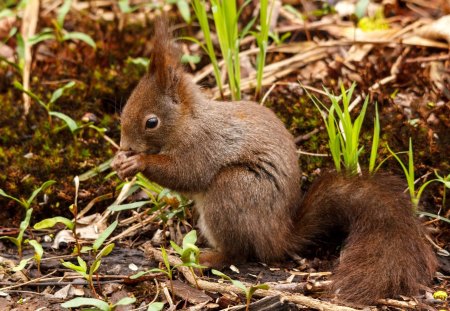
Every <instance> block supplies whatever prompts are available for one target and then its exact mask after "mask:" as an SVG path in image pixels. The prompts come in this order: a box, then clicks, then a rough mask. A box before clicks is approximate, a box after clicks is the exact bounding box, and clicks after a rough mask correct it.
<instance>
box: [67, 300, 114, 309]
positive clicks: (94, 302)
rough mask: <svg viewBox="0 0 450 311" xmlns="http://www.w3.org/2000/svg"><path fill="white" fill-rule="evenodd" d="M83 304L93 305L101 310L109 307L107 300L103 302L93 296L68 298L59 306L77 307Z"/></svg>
mask: <svg viewBox="0 0 450 311" xmlns="http://www.w3.org/2000/svg"><path fill="white" fill-rule="evenodd" d="M83 306H94V307H96V308H98V309H100V310H102V311H110V310H111V308H110V307H109V304H108V303H107V302H104V301H103V300H100V299H95V298H84V297H77V298H74V299H72V300H69V301H67V302H65V303H63V304H61V307H63V308H78V307H83Z"/></svg>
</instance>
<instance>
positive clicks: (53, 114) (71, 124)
mask: <svg viewBox="0 0 450 311" xmlns="http://www.w3.org/2000/svg"><path fill="white" fill-rule="evenodd" d="M74 85H75V82H74V81H70V82H69V83H67V84H65V85H63V86H62V87H60V88H58V89H57V90H55V91H54V92H53V93H52V96H51V98H50V100H49V101H48V102H44V101H43V100H42V99H40V98H39V96H37V95H36V94H35V93H33V92H31V91H30V90H26V89H24V87H23V85H22V84H21V83H20V82H18V81H14V87H16V88H17V89H19V90H20V91H22V92H24V93H26V94H27V95H28V96H30V97H31V98H32V99H34V100H35V101H36V102H37V103H38V104H39V105H41V106H42V107H43V108H44V109H45V111H47V114H48V122H49V124H50V125H51V124H52V119H51V117H56V118H58V119H60V120H62V121H64V122H65V124H66V125H67V127H68V128H69V129H70V131H71V132H72V133H74V132H75V131H76V130H78V129H79V128H80V126H79V125H78V124H77V123H76V122H75V121H74V120H73V119H72V118H71V117H69V116H68V115H66V114H64V113H61V112H57V111H52V110H51V106H52V105H53V104H54V103H55V102H56V101H57V100H58V99H59V98H60V97H61V96H62V95H63V93H64V91H65V90H67V89H70V88H72V87H73V86H74Z"/></svg>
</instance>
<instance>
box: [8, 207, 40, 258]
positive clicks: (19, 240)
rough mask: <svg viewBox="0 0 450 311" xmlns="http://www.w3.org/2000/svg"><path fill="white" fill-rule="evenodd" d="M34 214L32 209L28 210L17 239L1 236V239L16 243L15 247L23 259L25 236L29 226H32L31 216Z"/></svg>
mask: <svg viewBox="0 0 450 311" xmlns="http://www.w3.org/2000/svg"><path fill="white" fill-rule="evenodd" d="M32 213H33V209H32V208H28V209H27V211H26V213H25V219H24V220H22V222H21V223H20V226H19V234H18V235H17V237H11V236H1V237H0V239H6V240H9V241H11V242H12V243H14V245H16V246H17V252H18V254H19V258H22V242H23V235H24V234H25V230H27V228H28V226H29V225H30V220H31V214H32Z"/></svg>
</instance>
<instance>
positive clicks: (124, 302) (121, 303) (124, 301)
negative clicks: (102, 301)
mask: <svg viewBox="0 0 450 311" xmlns="http://www.w3.org/2000/svg"><path fill="white" fill-rule="evenodd" d="M135 302H136V298H134V297H125V298H122V299H120V300H119V301H118V302H117V303H115V304H114V307H115V306H127V305H131V304H132V303H135Z"/></svg>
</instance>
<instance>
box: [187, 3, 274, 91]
mask: <svg viewBox="0 0 450 311" xmlns="http://www.w3.org/2000/svg"><path fill="white" fill-rule="evenodd" d="M250 1H251V0H247V1H245V2H244V4H243V5H242V6H241V7H240V9H239V10H238V9H237V6H236V0H230V1H228V0H227V1H225V0H211V12H212V16H213V20H214V25H215V29H216V35H217V39H218V41H219V46H220V50H221V52H222V57H223V59H224V61H225V67H226V73H227V77H228V85H229V88H230V91H231V98H232V99H233V100H239V99H240V98H241V87H240V84H241V69H240V58H239V45H240V41H241V40H242V38H243V37H244V36H245V35H246V34H247V33H248V32H249V29H250V28H251V26H252V25H253V23H254V20H252V21H251V22H250V23H249V25H247V26H246V27H245V28H244V29H243V31H242V32H241V33H239V30H238V19H239V16H240V14H241V12H242V10H243V8H244V7H245V6H246V5H247V4H248V3H250ZM192 7H193V9H194V12H195V15H196V17H197V20H198V22H199V24H200V28H201V29H202V32H203V34H204V37H205V38H204V39H205V44H202V43H201V42H199V41H198V40H196V39H195V38H185V39H188V40H191V41H194V42H196V43H198V44H199V45H200V46H201V47H202V48H203V49H204V50H205V51H206V53H207V54H208V56H209V58H210V60H211V63H212V66H213V69H214V77H215V78H216V82H217V87H218V88H219V91H220V94H221V96H222V98H223V84H222V79H221V76H220V70H219V64H218V62H217V58H216V56H215V51H214V46H213V43H212V40H211V37H212V36H211V31H210V28H209V23H208V16H207V12H206V9H205V8H206V4H205V1H204V0H193V1H192ZM266 9H267V6H266ZM266 17H267V10H266ZM263 22H267V19H264V17H263ZM266 26H267V25H265V26H264V31H265V30H266V28H265V27H266ZM264 38H265V32H264V33H261V35H260V42H261V43H264ZM266 40H267V39H266ZM261 47H262V50H261V51H264V48H263V45H262V46H261ZM266 47H267V44H266ZM259 64H260V65H261V64H263V60H262V59H261V60H260V61H259ZM261 69H262V67H261Z"/></svg>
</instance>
